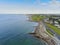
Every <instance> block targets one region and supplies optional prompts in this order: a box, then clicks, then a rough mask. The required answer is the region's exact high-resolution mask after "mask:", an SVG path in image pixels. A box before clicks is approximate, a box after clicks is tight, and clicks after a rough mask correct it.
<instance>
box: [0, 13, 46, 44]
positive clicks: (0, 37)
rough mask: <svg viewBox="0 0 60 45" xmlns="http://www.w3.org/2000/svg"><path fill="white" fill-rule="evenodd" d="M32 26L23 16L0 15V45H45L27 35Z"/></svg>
mask: <svg viewBox="0 0 60 45" xmlns="http://www.w3.org/2000/svg"><path fill="white" fill-rule="evenodd" d="M34 25H35V23H34V22H30V21H27V15H24V14H0V45H46V43H45V42H44V41H43V40H41V39H37V38H36V37H34V36H32V35H30V34H29V33H31V32H32V31H34Z"/></svg>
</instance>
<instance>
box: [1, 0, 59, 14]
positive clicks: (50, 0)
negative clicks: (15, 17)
mask: <svg viewBox="0 0 60 45" xmlns="http://www.w3.org/2000/svg"><path fill="white" fill-rule="evenodd" d="M48 13H49V14H51V13H52V14H60V0H0V14H48Z"/></svg>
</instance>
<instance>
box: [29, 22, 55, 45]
mask: <svg viewBox="0 0 60 45" xmlns="http://www.w3.org/2000/svg"><path fill="white" fill-rule="evenodd" d="M39 25H40V23H39V24H38V26H36V27H35V28H36V29H35V32H33V33H29V34H32V35H33V36H34V37H36V38H38V39H41V40H42V41H44V42H45V43H46V44H47V45H55V41H54V40H52V39H51V38H52V37H50V38H49V37H48V38H45V37H43V36H42V35H40V34H39V31H38V27H39ZM49 40H52V42H49Z"/></svg>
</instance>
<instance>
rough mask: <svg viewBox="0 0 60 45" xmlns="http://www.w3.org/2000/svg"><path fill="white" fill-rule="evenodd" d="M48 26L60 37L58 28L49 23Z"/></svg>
mask: <svg viewBox="0 0 60 45" xmlns="http://www.w3.org/2000/svg"><path fill="white" fill-rule="evenodd" d="M47 26H48V27H50V28H51V29H53V30H54V31H55V32H56V33H57V34H58V35H60V29H59V28H57V27H56V26H54V25H52V24H49V23H47Z"/></svg>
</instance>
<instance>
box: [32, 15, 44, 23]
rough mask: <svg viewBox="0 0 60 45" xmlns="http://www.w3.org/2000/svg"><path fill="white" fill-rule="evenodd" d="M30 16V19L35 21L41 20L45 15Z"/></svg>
mask: <svg viewBox="0 0 60 45" xmlns="http://www.w3.org/2000/svg"><path fill="white" fill-rule="evenodd" d="M31 17H32V20H33V21H36V22H38V21H40V20H43V19H44V18H45V16H42V15H32V16H31Z"/></svg>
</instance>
